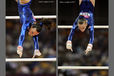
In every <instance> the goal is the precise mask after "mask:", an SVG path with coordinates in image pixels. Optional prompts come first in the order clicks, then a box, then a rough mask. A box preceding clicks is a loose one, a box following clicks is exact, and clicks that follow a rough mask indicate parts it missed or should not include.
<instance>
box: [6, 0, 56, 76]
mask: <svg viewBox="0 0 114 76" xmlns="http://www.w3.org/2000/svg"><path fill="white" fill-rule="evenodd" d="M49 8H50V9H49ZM6 76H56V0H48V1H47V0H45V1H44V0H12V1H9V0H6Z"/></svg>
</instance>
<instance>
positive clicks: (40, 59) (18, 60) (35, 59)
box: [6, 58, 56, 62]
mask: <svg viewBox="0 0 114 76" xmlns="http://www.w3.org/2000/svg"><path fill="white" fill-rule="evenodd" d="M32 61H56V58H6V62H32Z"/></svg>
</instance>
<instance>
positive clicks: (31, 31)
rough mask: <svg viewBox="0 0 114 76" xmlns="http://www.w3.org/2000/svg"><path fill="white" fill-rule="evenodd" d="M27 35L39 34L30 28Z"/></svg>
mask: <svg viewBox="0 0 114 76" xmlns="http://www.w3.org/2000/svg"><path fill="white" fill-rule="evenodd" d="M28 34H29V35H30V36H35V35H38V34H39V32H37V30H36V28H33V27H31V28H30V29H29V32H28Z"/></svg>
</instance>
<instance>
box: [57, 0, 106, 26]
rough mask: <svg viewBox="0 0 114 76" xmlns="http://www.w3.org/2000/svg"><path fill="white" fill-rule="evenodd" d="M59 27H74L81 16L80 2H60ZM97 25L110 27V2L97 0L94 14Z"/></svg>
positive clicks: (70, 0)
mask: <svg viewBox="0 0 114 76" xmlns="http://www.w3.org/2000/svg"><path fill="white" fill-rule="evenodd" d="M58 2H59V4H58V6H59V7H58V10H59V11H58V23H59V25H69V24H70V25H72V24H73V22H74V21H75V19H76V17H77V16H78V14H79V1H78V0H59V1H58ZM94 20H95V25H108V0H96V3H95V12H94Z"/></svg>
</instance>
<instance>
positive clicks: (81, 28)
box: [78, 21, 87, 32]
mask: <svg viewBox="0 0 114 76" xmlns="http://www.w3.org/2000/svg"><path fill="white" fill-rule="evenodd" d="M86 27H87V21H84V22H83V24H79V23H78V28H79V30H80V31H81V32H84V31H85V29H86Z"/></svg>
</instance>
